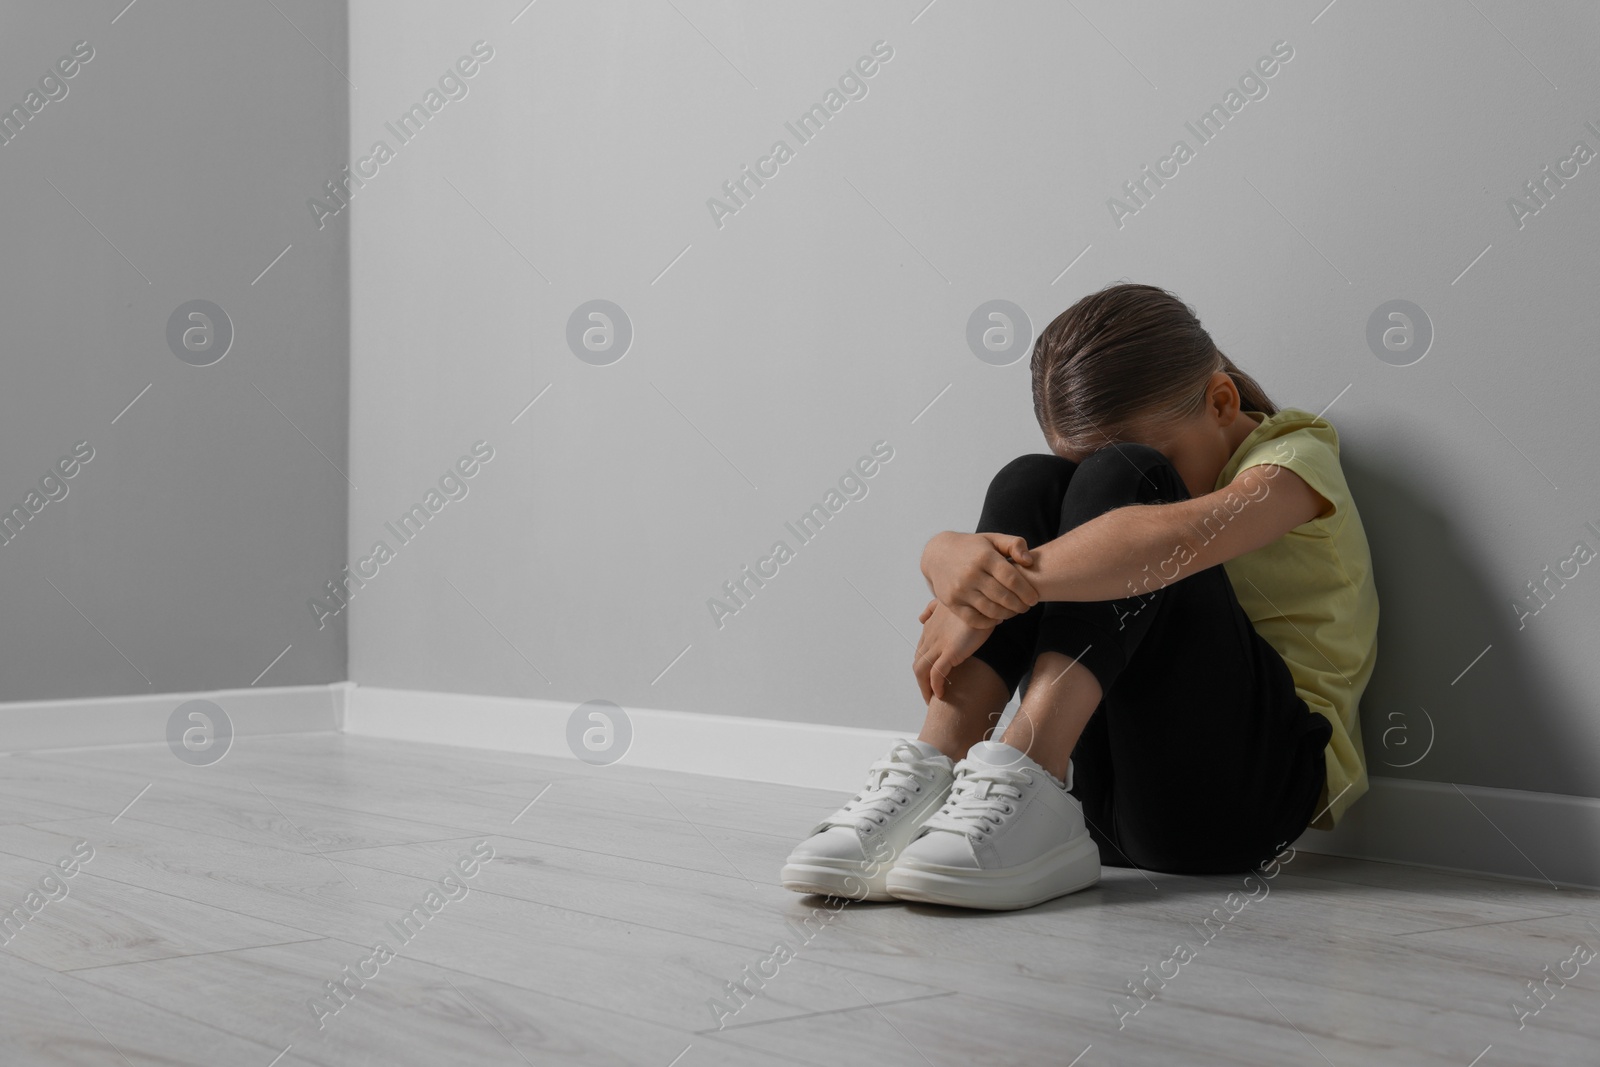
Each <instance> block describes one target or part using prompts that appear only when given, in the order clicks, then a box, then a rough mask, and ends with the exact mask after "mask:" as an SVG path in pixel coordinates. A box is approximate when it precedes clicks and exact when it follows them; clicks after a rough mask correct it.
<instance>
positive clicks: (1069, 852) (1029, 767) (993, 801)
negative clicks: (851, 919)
mask: <svg viewBox="0 0 1600 1067" xmlns="http://www.w3.org/2000/svg"><path fill="white" fill-rule="evenodd" d="M955 775H956V779H955V784H954V785H953V786H952V788H951V790H950V797H949V799H948V800H946V801H945V804H944V807H943V808H941V809H940V810H939V811H937V812H935V813H934V814H933V815H932V816H931V817H929V818H928V820H927V821H926V822H925V823H923V825H922V827H921V829H920V830H919V831H918V833H917V834H916V836H915V837H914V838H913V839H912V841H911V843H910V844H909V845H907V846H906V847H905V848H904V849H903V850H902V851H901V852H900V858H899V859H898V860H896V861H895V865H894V866H893V867H892V868H891V869H890V870H889V877H888V879H887V886H888V890H889V893H890V895H892V896H894V897H895V898H897V899H899V900H918V901H926V902H929V903H933V904H952V905H955V906H957V907H963V908H987V909H991V910H996V911H1006V910H1011V909H1015V908H1031V907H1033V906H1034V905H1035V904H1041V903H1043V902H1044V901H1046V900H1051V899H1053V898H1055V897H1059V896H1062V895H1063V894H1066V893H1072V892H1076V891H1077V890H1079V889H1087V888H1088V887H1089V886H1092V885H1094V884H1095V883H1096V882H1098V881H1099V880H1100V849H1099V847H1098V846H1097V845H1096V844H1095V843H1094V840H1093V839H1092V838H1091V837H1090V836H1089V831H1088V830H1087V829H1086V828H1085V826H1084V823H1083V808H1082V807H1080V806H1079V804H1078V801H1077V798H1076V797H1074V796H1072V794H1070V793H1068V792H1067V791H1066V789H1063V788H1062V787H1061V786H1060V785H1058V784H1057V783H1056V781H1055V780H1054V779H1053V778H1051V776H1050V774H1049V773H1048V772H1047V771H1046V770H1045V769H1044V768H1043V767H1041V766H1039V765H1038V764H1037V763H1035V762H1034V761H1033V760H1032V759H1031V758H1029V756H1028V755H1027V754H1026V753H1025V752H1022V751H1021V750H1019V749H1016V748H1013V747H1012V746H1010V745H1008V744H1005V743H1004V742H1000V741H980V742H978V743H977V744H976V745H973V746H972V750H971V751H970V752H968V753H967V758H966V759H964V760H962V761H961V762H960V763H957V764H956V768H955ZM1066 784H1067V786H1069V787H1070V786H1071V785H1072V769H1071V765H1070V764H1069V765H1068V769H1067V783H1066Z"/></svg>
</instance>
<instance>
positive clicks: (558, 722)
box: [0, 682, 1600, 888]
mask: <svg viewBox="0 0 1600 1067" xmlns="http://www.w3.org/2000/svg"><path fill="white" fill-rule="evenodd" d="M193 699H206V700H210V701H213V702H214V703H216V704H218V705H219V706H221V707H222V708H223V710H225V711H226V712H227V713H228V717H229V718H230V719H231V720H232V722H233V728H234V734H235V735H236V736H248V735H262V734H282V733H300V732H308V731H317V730H343V731H345V732H346V733H350V734H357V735H362V736H367V737H385V738H391V739H394V740H401V741H420V742H432V743H435V744H443V745H460V746H464V747H467V748H482V749H492V750H497V751H501V752H525V753H530V754H534V755H542V756H556V757H561V758H566V759H575V758H576V757H575V756H574V755H573V752H572V750H571V749H570V748H568V746H567V719H568V717H569V716H570V715H571V714H572V711H573V708H574V707H575V705H573V704H571V703H569V702H565V701H551V700H533V699H518V698H512V697H493V696H476V695H471V694H464V693H430V692H422V691H417V690H405V689H384V688H379V687H371V686H357V685H354V684H353V683H350V682H338V683H333V684H330V685H308V686H284V687H278V688H266V689H228V690H214V691H210V692H204V693H167V694H156V695H143V696H122V697H96V698H90V699H84V700H42V701H27V702H14V703H0V752H22V751H31V750H36V749H47V748H77V747H83V746H90V745H119V744H134V743H139V742H156V741H165V740H166V729H167V719H168V717H169V716H170V715H171V713H172V711H173V709H174V708H176V707H177V706H178V705H179V704H181V703H183V702H184V701H186V700H193ZM625 710H626V711H627V713H628V718H629V720H630V721H631V723H632V727H633V740H632V743H631V744H630V746H629V748H628V751H627V754H626V755H625V756H624V757H623V758H622V761H621V762H623V763H626V764H632V765H634V766H639V767H648V768H652V769H664V770H678V771H684V772H687V773H691V774H707V775H713V776H716V777H721V778H743V779H748V780H752V781H762V782H772V783H776V784H781V785H795V786H805V787H810V788H815V789H828V790H833V791H836V792H840V793H852V792H854V791H855V790H857V789H859V788H860V786H861V780H862V775H863V774H864V773H865V769H866V766H867V764H868V763H870V762H871V761H872V760H874V759H878V758H879V757H881V756H882V755H883V753H884V750H885V749H886V748H887V747H888V745H889V743H890V741H892V740H893V739H894V738H896V737H899V736H903V735H902V734H900V733H896V732H894V731H888V730H865V729H859V728H856V727H849V726H823V725H816V724H811V723H796V722H779V721H772V720H767V719H750V718H743V717H740V716H733V715H706V714H701V713H697V712H688V711H665V710H661V709H655V708H626V709H625ZM1295 848H1297V849H1299V850H1300V851H1303V852H1313V853H1322V854H1324V855H1331V856H1350V857H1353V858H1357V859H1370V860H1382V861H1386V862H1390V863H1406V864H1412V865H1414V866H1423V867H1437V868H1440V869H1443V870H1451V871H1466V872H1471V873H1475V874H1486V875H1492V876H1496V877H1503V878H1514V879H1518V880H1527V881H1534V882H1541V883H1544V882H1548V883H1554V884H1556V885H1566V886H1584V887H1591V888H1600V799H1594V798H1591V797H1576V796H1566V795H1562V794H1555V793H1533V792H1526V791H1524V790H1520V789H1494V788H1490V787H1486V786H1461V787H1459V788H1458V787H1457V786H1455V785H1452V784H1449V783H1443V782H1425V781H1414V780H1411V779H1401V778H1382V777H1374V778H1372V779H1371V787H1370V789H1369V790H1368V792H1367V794H1366V795H1365V796H1363V797H1362V798H1361V799H1360V800H1358V801H1357V802H1356V803H1355V804H1354V805H1353V806H1352V807H1351V808H1350V810H1349V811H1348V812H1347V813H1346V814H1345V816H1344V818H1343V819H1342V820H1341V822H1340V824H1339V826H1338V828H1336V829H1335V830H1333V831H1331V832H1324V831H1321V830H1308V831H1307V832H1306V833H1305V834H1303V835H1301V837H1300V839H1299V840H1298V841H1296V842H1295Z"/></svg>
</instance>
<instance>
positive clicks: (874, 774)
mask: <svg viewBox="0 0 1600 1067" xmlns="http://www.w3.org/2000/svg"><path fill="white" fill-rule="evenodd" d="M933 777H934V768H933V767H931V766H929V764H928V762H927V757H925V756H923V754H922V753H921V752H918V751H917V750H916V749H915V748H913V747H912V746H911V745H908V744H906V743H905V742H904V741H900V742H897V743H896V744H895V746H894V748H892V749H890V750H889V755H888V756H887V757H885V758H884V759H881V760H875V761H873V763H872V766H871V767H870V768H869V769H868V771H867V784H866V786H865V787H864V788H863V789H862V790H861V792H859V793H857V794H856V795H855V796H854V797H852V798H851V799H850V800H849V801H847V802H846V803H845V805H844V807H842V808H840V809H839V810H838V811H836V812H834V813H833V814H832V815H830V816H828V817H827V818H826V819H824V820H823V827H824V828H826V827H828V826H850V827H856V828H860V827H862V826H864V825H865V824H866V823H867V822H874V823H876V824H878V825H879V826H882V825H884V824H885V823H886V822H888V821H889V816H890V815H893V814H894V813H895V812H896V811H897V810H899V808H900V806H901V805H903V804H905V803H907V802H908V801H909V800H910V798H911V795H912V794H914V793H918V792H921V790H922V786H921V783H922V782H924V781H927V782H932V781H933Z"/></svg>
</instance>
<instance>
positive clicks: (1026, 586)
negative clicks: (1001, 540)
mask: <svg viewBox="0 0 1600 1067" xmlns="http://www.w3.org/2000/svg"><path fill="white" fill-rule="evenodd" d="M989 573H990V574H991V575H992V576H993V577H994V579H995V581H997V582H999V583H1000V584H1001V585H1003V586H1005V587H1006V588H1007V589H1009V590H1011V592H1012V593H1014V594H1016V596H1017V598H1018V600H1020V601H1021V602H1022V604H1023V609H1024V610H1026V609H1027V608H1031V607H1033V606H1034V605H1035V604H1037V603H1038V602H1039V592H1038V590H1036V589H1035V588H1034V587H1033V583H1032V582H1030V581H1028V578H1027V576H1026V575H1024V574H1023V573H1022V572H1020V571H1018V570H1017V568H1015V567H1013V566H1011V565H1010V564H1009V563H1001V564H999V565H998V566H996V567H995V569H994V570H992V571H990V572H989Z"/></svg>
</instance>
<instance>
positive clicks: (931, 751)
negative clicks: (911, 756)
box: [906, 738, 944, 759]
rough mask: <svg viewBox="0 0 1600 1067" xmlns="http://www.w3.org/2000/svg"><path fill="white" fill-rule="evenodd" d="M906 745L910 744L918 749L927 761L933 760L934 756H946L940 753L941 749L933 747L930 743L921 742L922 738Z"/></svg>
mask: <svg viewBox="0 0 1600 1067" xmlns="http://www.w3.org/2000/svg"><path fill="white" fill-rule="evenodd" d="M906 744H908V745H910V746H911V747H912V748H914V749H916V750H917V751H918V752H920V753H921V754H922V755H923V757H924V758H926V759H932V758H933V757H934V756H942V755H944V753H942V752H940V751H939V749H938V748H937V747H936V746H934V745H931V744H929V743H928V742H926V741H923V740H921V739H920V738H919V739H917V740H912V741H907V742H906Z"/></svg>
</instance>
